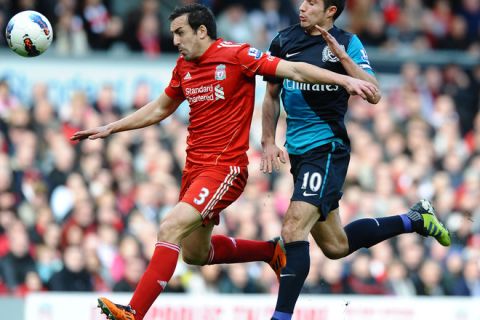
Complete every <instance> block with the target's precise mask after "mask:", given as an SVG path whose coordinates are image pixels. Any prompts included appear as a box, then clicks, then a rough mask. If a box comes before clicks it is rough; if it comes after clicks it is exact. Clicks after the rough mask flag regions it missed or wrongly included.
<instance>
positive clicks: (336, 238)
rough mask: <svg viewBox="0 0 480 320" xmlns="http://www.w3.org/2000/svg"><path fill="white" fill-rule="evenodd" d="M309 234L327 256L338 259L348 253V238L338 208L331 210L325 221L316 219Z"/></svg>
mask: <svg viewBox="0 0 480 320" xmlns="http://www.w3.org/2000/svg"><path fill="white" fill-rule="evenodd" d="M311 234H312V236H313V239H314V240H315V242H316V243H317V245H318V246H319V247H320V249H322V251H323V253H324V254H325V255H326V256H327V257H328V258H331V259H338V258H342V257H345V256H346V255H347V254H348V239H347V235H346V233H345V230H344V229H343V225H342V221H341V219H340V214H339V210H338V208H337V209H335V210H332V211H331V212H330V213H329V214H328V216H327V219H326V220H325V221H317V223H315V225H314V226H313V228H312V229H311Z"/></svg>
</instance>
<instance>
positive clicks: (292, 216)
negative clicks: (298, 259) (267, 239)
mask: <svg viewBox="0 0 480 320" xmlns="http://www.w3.org/2000/svg"><path fill="white" fill-rule="evenodd" d="M319 216H320V213H319V211H318V208H317V207H315V206H314V205H312V204H310V203H307V202H303V201H292V202H291V203H290V206H289V207H288V210H287V212H286V214H285V216H284V218H283V224H282V238H283V240H284V241H285V242H286V243H289V242H293V241H306V240H307V239H308V234H309V233H310V230H311V229H312V227H313V225H314V224H315V223H316V222H317V221H318V218H319Z"/></svg>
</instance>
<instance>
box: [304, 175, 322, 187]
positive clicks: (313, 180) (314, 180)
mask: <svg viewBox="0 0 480 320" xmlns="http://www.w3.org/2000/svg"><path fill="white" fill-rule="evenodd" d="M307 186H308V187H309V188H310V191H312V192H318V190H320V187H321V186H322V175H321V174H320V173H318V172H313V173H310V171H307V172H305V173H304V175H303V183H302V190H306V189H307Z"/></svg>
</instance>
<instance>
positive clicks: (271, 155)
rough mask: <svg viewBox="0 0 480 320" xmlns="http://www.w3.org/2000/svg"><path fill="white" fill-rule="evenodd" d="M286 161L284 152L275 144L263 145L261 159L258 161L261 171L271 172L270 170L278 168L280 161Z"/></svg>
mask: <svg viewBox="0 0 480 320" xmlns="http://www.w3.org/2000/svg"><path fill="white" fill-rule="evenodd" d="M279 161H280V162H281V163H286V162H287V160H286V159H285V153H284V152H283V150H282V149H280V148H279V147H277V146H276V145H275V144H268V145H264V146H263V154H262V161H261V162H260V170H261V171H262V172H263V173H272V170H273V169H275V170H276V171H278V170H280V162H279Z"/></svg>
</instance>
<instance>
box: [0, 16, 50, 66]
mask: <svg viewBox="0 0 480 320" xmlns="http://www.w3.org/2000/svg"><path fill="white" fill-rule="evenodd" d="M5 37H6V38H7V43H8V46H9V47H10V49H12V50H13V52H15V53H17V54H19V55H21V56H23V57H36V56H38V55H41V54H42V53H44V52H45V51H46V50H47V49H48V47H49V46H50V44H51V43H52V38H53V30H52V26H51V25H50V22H49V21H48V20H47V18H45V16H44V15H42V14H41V13H38V12H36V11H31V10H28V11H22V12H19V13H17V14H16V15H14V16H13V17H12V18H11V19H10V21H9V22H8V24H7V29H6V30H5Z"/></svg>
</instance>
